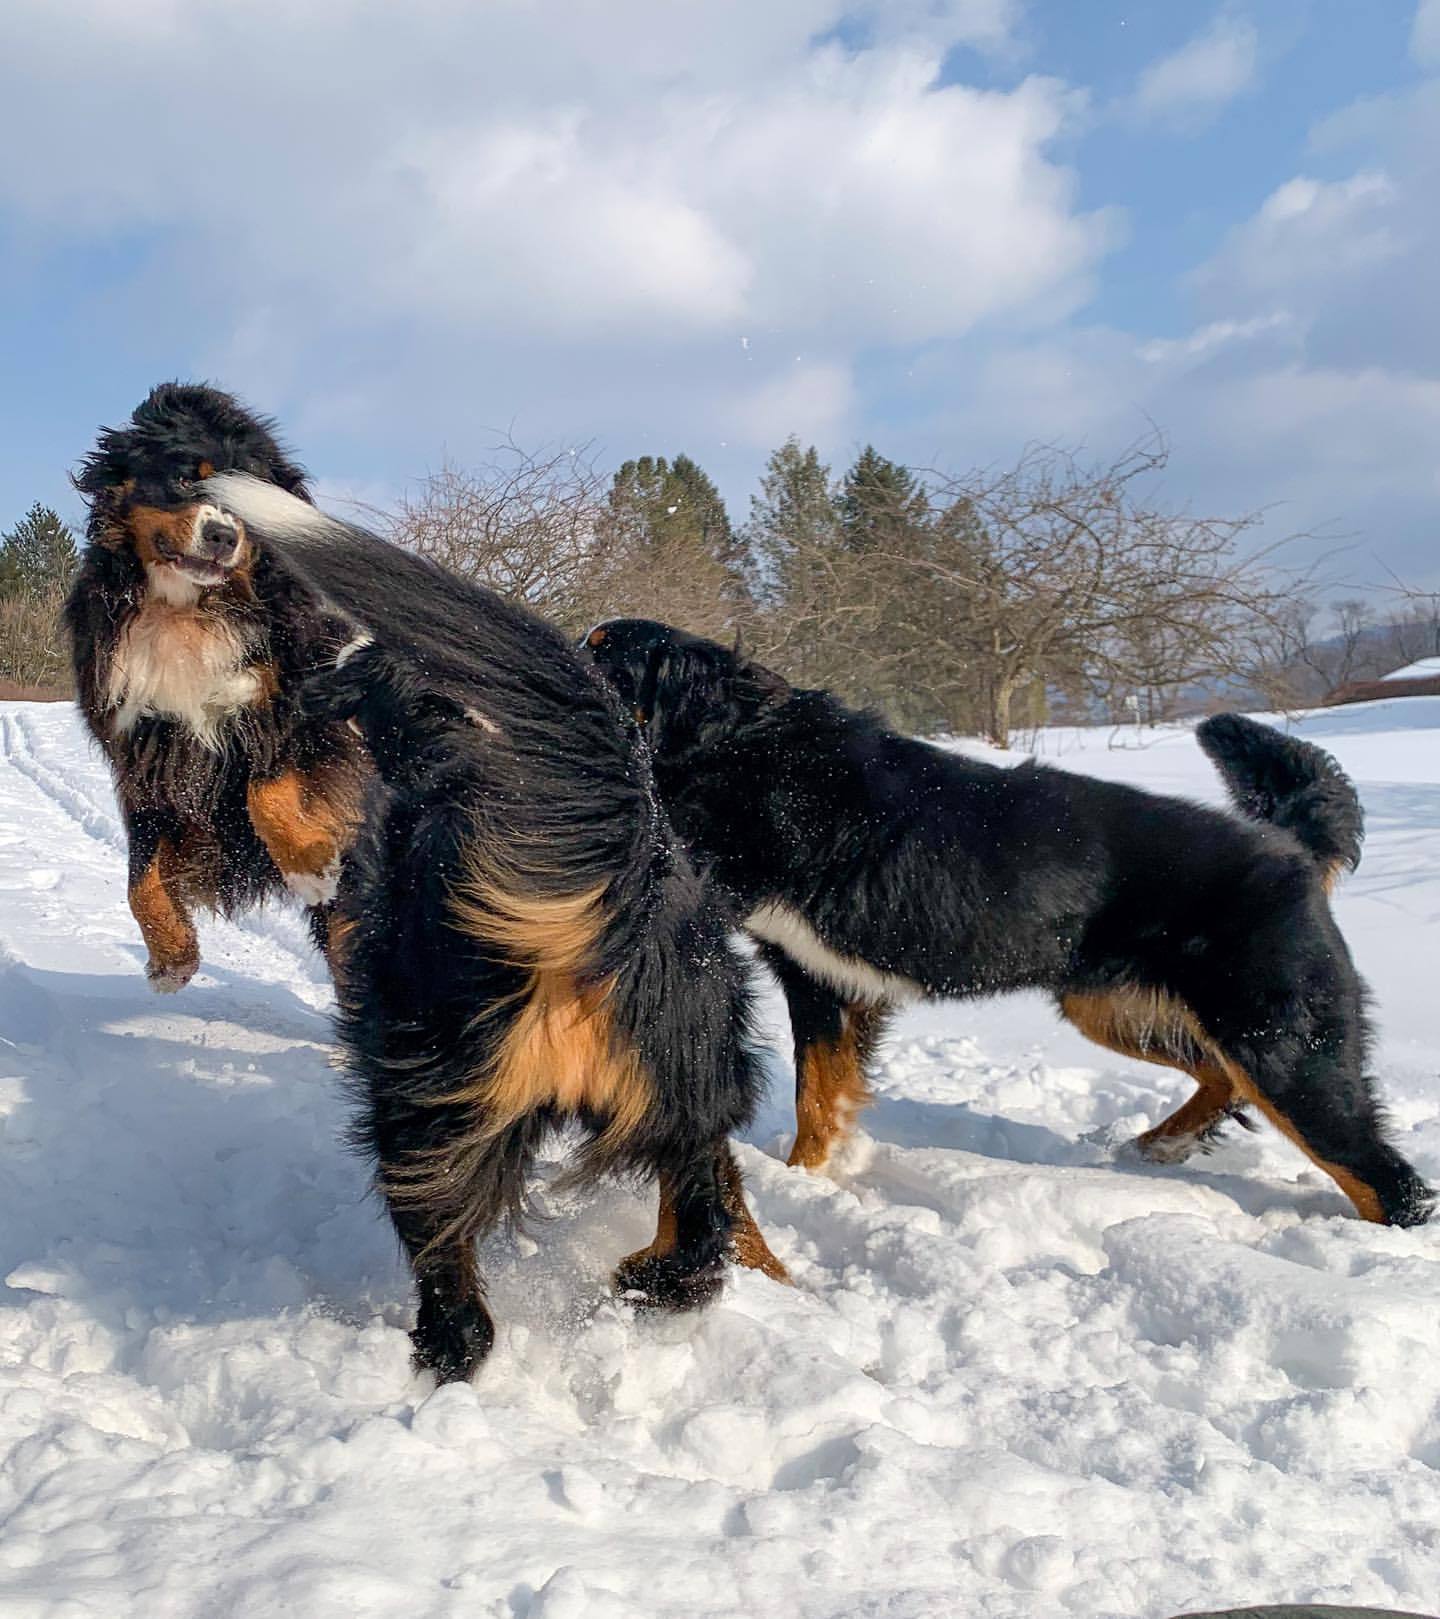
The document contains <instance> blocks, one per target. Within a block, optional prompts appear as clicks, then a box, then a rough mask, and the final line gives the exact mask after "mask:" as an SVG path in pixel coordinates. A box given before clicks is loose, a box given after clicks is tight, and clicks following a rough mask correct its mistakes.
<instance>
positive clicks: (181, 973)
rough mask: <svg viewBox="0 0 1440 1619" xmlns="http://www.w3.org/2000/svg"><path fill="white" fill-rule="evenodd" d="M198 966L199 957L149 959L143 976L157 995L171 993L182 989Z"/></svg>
mask: <svg viewBox="0 0 1440 1619" xmlns="http://www.w3.org/2000/svg"><path fill="white" fill-rule="evenodd" d="M199 968H200V957H199V956H198V955H195V956H189V957H187V958H186V959H184V960H182V961H164V962H160V961H151V962H147V963H146V967H145V977H146V980H147V981H148V982H149V985H150V988H151V989H153V990H154V991H155V993H156V994H157V995H173V994H174V993H175V991H176V990H177V989H184V988H185V986H186V984H188V983H189V982H190V980H191V979H192V978H193V977H194V976H195V974H196V973H197V972H198V971H199Z"/></svg>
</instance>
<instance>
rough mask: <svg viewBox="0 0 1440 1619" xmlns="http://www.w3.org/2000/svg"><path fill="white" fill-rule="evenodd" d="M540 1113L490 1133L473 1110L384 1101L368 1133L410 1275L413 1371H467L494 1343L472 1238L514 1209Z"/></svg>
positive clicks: (462, 1374) (451, 1374) (442, 1376)
mask: <svg viewBox="0 0 1440 1619" xmlns="http://www.w3.org/2000/svg"><path fill="white" fill-rule="evenodd" d="M547 1126H548V1121H547V1120H546V1119H545V1118H544V1117H542V1116H540V1115H531V1116H529V1117H526V1118H523V1119H519V1120H516V1121H514V1122H513V1123H511V1124H509V1125H507V1126H505V1127H504V1128H503V1129H501V1130H499V1131H498V1132H496V1133H494V1134H491V1133H489V1132H488V1131H485V1130H483V1129H481V1128H479V1121H478V1120H477V1118H476V1116H475V1114H474V1112H473V1110H470V1109H463V1110H457V1109H455V1108H452V1107H448V1106H445V1105H441V1106H438V1107H436V1106H421V1107H412V1108H401V1109H395V1108H393V1107H388V1108H385V1110H384V1112H383V1114H381V1115H380V1116H379V1118H378V1120H377V1122H376V1123H375V1124H374V1125H373V1126H372V1133H373V1136H374V1139H375V1141H376V1144H377V1146H378V1147H379V1149H380V1162H379V1170H378V1174H377V1177H376V1178H377V1181H378V1183H379V1185H380V1188H381V1190H382V1192H383V1193H384V1195H385V1201H386V1205H387V1207H388V1209H389V1212H390V1218H391V1220H392V1221H393V1223H394V1226H395V1231H396V1234H397V1235H398V1236H399V1238H400V1241H401V1243H402V1244H403V1245H404V1248H405V1252H406V1254H407V1256H408V1258H409V1260H410V1265H411V1269H412V1270H413V1272H414V1275H415V1286H416V1292H417V1295H418V1301H419V1303H418V1309H417V1311H416V1318H415V1327H414V1330H413V1331H412V1332H411V1334H410V1338H411V1342H412V1343H413V1344H414V1346H415V1367H416V1370H417V1371H430V1372H433V1373H434V1374H435V1377H436V1379H437V1380H438V1381H439V1382H441V1383H447V1382H454V1381H456V1380H459V1379H461V1378H467V1377H469V1376H470V1375H471V1373H472V1372H474V1370H475V1369H476V1367H477V1366H479V1364H480V1362H481V1361H483V1360H484V1359H485V1357H486V1355H488V1354H489V1352H490V1348H491V1345H492V1344H493V1343H494V1341H495V1326H494V1322H493V1321H492V1319H491V1316H490V1312H489V1310H488V1309H487V1308H486V1306H485V1286H484V1281H483V1279H482V1277H481V1275H480V1270H479V1266H478V1264H477V1261H476V1255H475V1244H476V1242H477V1241H478V1240H479V1239H480V1238H482V1237H484V1236H485V1235H486V1233H487V1232H489V1231H490V1230H491V1229H493V1227H494V1226H495V1225H496V1224H497V1223H498V1221H499V1220H500V1219H501V1218H502V1217H504V1216H505V1215H507V1214H513V1213H517V1212H518V1210H519V1207H520V1203H521V1200H522V1198H523V1194H524V1186H525V1175H526V1171H527V1169H528V1168H529V1165H530V1162H531V1159H532V1158H533V1156H534V1151H535V1148H536V1146H537V1145H538V1143H539V1140H540V1137H541V1135H542V1134H543V1133H544V1130H545V1129H546V1128H547Z"/></svg>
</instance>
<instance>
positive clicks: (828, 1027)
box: [761, 947, 889, 1170]
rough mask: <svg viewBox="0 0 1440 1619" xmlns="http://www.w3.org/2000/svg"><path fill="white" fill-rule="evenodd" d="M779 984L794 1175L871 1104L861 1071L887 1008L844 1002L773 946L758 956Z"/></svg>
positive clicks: (822, 1160)
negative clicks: (789, 1054)
mask: <svg viewBox="0 0 1440 1619" xmlns="http://www.w3.org/2000/svg"><path fill="white" fill-rule="evenodd" d="M761 954H762V955H763V957H764V959H765V961H766V963H767V964H768V965H769V966H770V968H771V970H772V971H773V972H774V973H775V976H776V977H777V978H778V979H779V980H780V986H781V988H782V989H783V990H784V992H785V1001H786V1004H787V1006H788V1007H789V1009H790V1031H791V1034H792V1036H793V1037H794V1041H795V1145H794V1147H793V1148H792V1149H791V1151H790V1158H789V1163H790V1165H791V1167H792V1168H799V1169H810V1170H819V1169H823V1168H824V1167H825V1165H826V1163H827V1162H828V1161H829V1159H830V1156H831V1154H832V1153H833V1152H834V1151H835V1149H836V1148H837V1147H838V1146H842V1145H843V1144H844V1142H845V1141H846V1140H847V1139H848V1138H849V1136H850V1133H851V1131H852V1130H853V1129H854V1127H855V1120H856V1118H857V1117H858V1116H859V1114H860V1113H861V1111H862V1110H863V1109H864V1108H865V1107H866V1105H867V1104H868V1103H869V1101H870V1086H869V1082H868V1080H867V1078H866V1069H867V1066H868V1064H869V1061H870V1058H871V1056H872V1054H873V1052H874V1050H875V1046H876V1043H877V1041H878V1040H879V1038H880V1035H881V1034H882V1033H883V1031H884V1027H885V1021H886V1019H887V1017H888V1016H889V1008H888V1007H885V1006H881V1005H877V1004H875V1003H873V1002H867V1001H852V1000H847V999H846V998H845V997H844V996H843V995H841V994H839V993H838V992H837V991H835V990H833V989H831V988H830V987H829V985H828V984H823V983H821V982H820V981H819V980H818V979H816V978H813V977H811V975H810V974H809V973H807V972H805V971H804V970H803V969H801V968H800V967H797V966H796V965H795V963H794V962H793V961H791V960H790V958H789V957H788V956H785V955H783V954H782V953H781V952H780V951H779V950H776V949H774V948H773V947H767V948H765V949H764V950H762V952H761Z"/></svg>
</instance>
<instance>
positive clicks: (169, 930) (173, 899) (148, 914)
mask: <svg viewBox="0 0 1440 1619" xmlns="http://www.w3.org/2000/svg"><path fill="white" fill-rule="evenodd" d="M130 911H131V914H132V915H133V916H134V918H135V920H136V922H138V923H139V925H140V934H141V937H142V938H143V939H144V940H145V949H146V951H147V952H148V953H149V957H150V961H149V964H148V967H147V969H146V970H147V972H148V974H149V976H150V977H151V978H152V979H154V980H156V981H157V982H158V981H162V980H166V979H169V980H172V981H174V987H175V988H176V989H178V988H179V987H180V985H181V984H183V983H184V982H185V980H186V979H188V978H189V977H190V975H191V974H192V973H193V972H194V971H195V969H196V967H197V966H199V964H200V945H199V941H198V939H197V938H196V936H195V924H194V923H193V922H192V921H191V920H190V913H189V911H188V910H187V909H186V907H185V900H184V896H183V893H182V885H181V881H180V861H179V858H178V856H177V855H176V852H175V846H174V845H173V844H172V843H171V842H170V840H169V838H161V840H160V843H159V846H158V847H157V849H156V851H155V858H154V859H153V860H151V862H150V864H149V865H148V866H147V867H146V868H145V871H144V874H143V875H142V876H141V877H140V879H139V881H138V882H136V883H134V884H133V885H132V886H131V888H130Z"/></svg>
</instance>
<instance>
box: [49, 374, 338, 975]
mask: <svg viewBox="0 0 1440 1619" xmlns="http://www.w3.org/2000/svg"><path fill="white" fill-rule="evenodd" d="M226 470H240V471H244V472H247V473H250V474H252V475H254V476H255V477H258V478H266V479H269V480H271V481H272V482H273V483H274V484H275V485H276V486H277V487H279V488H283V489H285V490H287V491H288V492H289V498H291V499H293V500H294V501H295V503H296V505H303V504H304V503H305V502H306V501H308V500H309V498H310V497H309V493H308V491H307V489H306V486H305V475H304V473H303V472H302V471H301V469H300V468H299V467H298V466H296V465H295V463H294V462H293V461H291V460H290V458H289V457H288V456H287V455H286V454H285V452H284V451H283V450H282V449H281V448H280V445H279V444H278V443H277V442H276V439H275V435H274V432H273V430H272V428H271V425H270V424H269V423H268V422H266V421H264V420H263V419H261V418H259V417H256V416H252V415H250V414H249V413H248V412H247V411H244V410H241V409H240V407H239V406H237V405H236V403H235V401H234V400H232V399H231V398H229V397H228V396H227V395H225V394H222V393H218V392H217V391H216V390H215V389H213V388H206V387H198V386H191V385H187V384H182V383H165V384H163V385H162V386H161V387H158V388H156V389H155V390H154V391H153V392H152V393H151V394H150V396H149V398H147V399H146V400H145V401H144V402H143V403H142V404H140V405H139V406H137V407H136V409H135V412H134V415H133V416H132V417H131V419H130V421H129V422H128V423H127V424H126V425H125V426H124V427H116V428H107V429H106V430H105V431H103V432H102V433H101V434H100V439H99V442H98V444H97V445H96V448H95V449H94V450H93V451H92V452H91V453H90V454H89V455H88V456H87V457H86V458H85V460H84V462H83V464H82V466H81V470H80V473H79V475H78V477H77V478H76V480H75V482H76V487H77V488H78V489H79V490H80V492H81V493H82V494H83V495H85V496H86V497H87V498H88V500H89V502H90V519H89V523H88V525H87V528H86V539H87V542H88V543H87V544H86V547H85V552H84V556H83V558H82V562H81V566H80V571H79V573H78V574H77V575H76V578H75V582H74V585H73V586H72V587H71V591H70V596H69V600H68V601H67V602H66V605H65V624H66V628H67V630H68V632H69V637H70V645H71V653H72V657H73V660H74V665H75V683H76V692H77V697H76V700H77V702H78V703H79V707H80V712H81V713H82V714H83V715H84V717H85V723H86V724H87V725H88V726H89V728H90V732H91V734H92V735H93V736H94V737H95V739H96V740H97V741H98V742H99V744H100V746H101V747H102V748H103V749H104V751H105V755H106V757H107V759H108V760H109V761H110V768H111V771H112V773H113V774H114V777H115V795H116V798H117V800H118V801H119V807H120V814H121V818H122V820H123V821H124V823H125V833H126V837H127V839H128V842H129V849H130V909H131V911H132V913H133V914H134V917H135V920H136V922H137V923H138V924H139V926H140V931H141V934H142V935H143V937H144V940H145V947H146V951H147V953H148V958H149V959H148V962H147V965H146V973H147V975H148V977H149V979H150V982H151V984H152V985H153V986H154V987H155V988H156V989H157V990H166V991H168V990H177V989H179V988H181V987H182V985H184V984H185V983H187V982H188V981H189V979H190V977H191V976H192V974H193V973H194V972H195V969H196V968H197V967H198V966H199V962H200V955H199V945H198V942H197V939H196V934H195V925H194V921H193V913H194V911H195V910H196V909H197V908H199V909H214V910H219V911H222V912H223V913H225V914H226V915H234V914H235V913H236V912H239V911H243V910H245V909H247V908H248V907H250V906H252V905H256V904H258V903H259V902H260V901H261V900H263V899H265V898H266V897H267V896H269V895H271V894H274V893H275V892H277V891H278V890H279V889H280V888H281V886H282V884H284V885H288V886H289V887H290V888H291V889H292V890H293V891H294V892H295V893H296V894H298V895H299V896H300V898H302V899H303V900H304V901H305V902H306V903H307V904H309V905H310V906H311V907H312V909H311V924H312V930H313V931H314V932H315V935H316V938H317V941H318V942H319V943H321V944H322V946H323V945H324V943H325V941H326V933H327V924H326V910H325V907H326V906H327V903H328V901H329V899H330V897H331V896H332V894H333V892H334V887H335V882H336V879H337V876H338V871H339V866H340V861H341V857H342V855H343V853H344V850H345V848H346V846H347V845H348V843H349V842H350V840H351V838H352V837H353V836H354V833H355V828H356V825H357V824H358V819H359V808H360V798H361V793H362V790H363V781H364V777H365V775H366V774H367V772H368V765H367V763H366V760H365V755H364V749H363V748H362V747H361V745H360V743H359V741H358V739H357V738H356V737H355V735H354V733H353V732H351V731H350V730H348V729H347V728H346V727H345V726H344V725H343V724H340V723H337V722H336V721H333V720H327V719H316V718H314V717H313V716H310V715H307V714H304V713H302V712H301V710H300V707H299V703H298V700H297V693H298V690H299V686H300V682H301V680H302V679H303V677H304V675H305V673H306V672H307V670H308V669H309V667H310V666H311V664H312V662H313V661H314V660H315V659H316V658H327V659H328V658H333V657H334V655H335V653H336V651H337V650H338V648H339V647H340V646H341V645H342V644H343V643H344V641H345V640H346V639H347V638H348V637H349V636H350V634H351V627H350V626H349V624H348V623H347V622H346V621H345V620H343V619H342V618H340V617H338V616H337V615H336V614H335V613H333V612H327V611H326V610H325V608H324V607H323V606H322V605H321V603H320V602H319V600H318V599H317V597H316V594H315V592H314V591H312V590H310V589H309V588H308V587H306V586H304V585H303V584H301V583H300V582H298V581H297V580H296V579H295V578H294V577H293V576H292V575H291V574H290V573H288V572H287V571H286V570H285V569H284V568H282V567H279V566H277V565H276V562H275V560H274V558H273V557H271V556H269V555H267V554H266V553H265V552H264V550H263V549H261V548H260V547H257V546H256V545H255V544H254V543H253V541H252V540H251V539H250V538H249V536H247V535H246V533H245V530H244V526H243V524H240V523H238V522H236V521H235V520H234V519H233V518H232V517H230V516H228V515H227V514H226V513H224V512H222V511H220V510H219V509H218V508H217V507H216V506H215V504H214V502H213V501H212V500H211V498H210V497H209V495H208V494H207V483H208V480H209V478H210V477H211V476H212V474H214V473H216V472H217V471H218V472H224V471H226ZM306 509H308V508H306Z"/></svg>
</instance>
